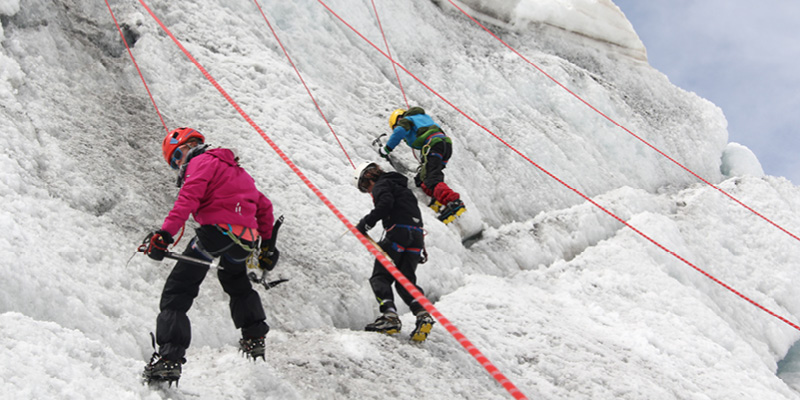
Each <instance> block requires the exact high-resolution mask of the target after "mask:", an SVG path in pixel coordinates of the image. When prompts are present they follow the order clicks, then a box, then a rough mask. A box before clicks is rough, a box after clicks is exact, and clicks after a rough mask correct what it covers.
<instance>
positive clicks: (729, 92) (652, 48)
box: [614, 0, 800, 184]
mask: <svg viewBox="0 0 800 400" xmlns="http://www.w3.org/2000/svg"><path fill="white" fill-rule="evenodd" d="M614 3H615V4H616V5H617V6H619V7H620V9H622V11H623V12H624V13H625V16H627V17H628V20H629V21H630V22H631V23H632V24H633V27H634V29H635V30H636V33H637V34H638V35H639V38H640V39H641V40H642V42H643V43H644V45H645V47H646V48H647V55H648V60H649V62H650V65H652V66H653V67H655V68H656V69H658V70H659V71H661V72H663V73H665V74H666V75H667V76H668V77H669V79H670V81H672V82H673V83H674V84H676V85H678V86H680V87H681V88H683V89H686V90H689V91H693V92H695V93H697V94H698V95H700V96H702V97H704V98H706V99H708V100H710V101H711V102H713V103H714V104H716V105H717V106H719V107H721V108H722V110H723V112H724V113H725V117H726V118H727V120H728V124H729V125H728V132H729V133H730V141H732V142H737V143H740V144H743V145H745V146H747V147H748V148H750V149H751V150H752V151H753V152H754V153H755V154H756V156H757V157H758V159H759V161H761V164H762V166H763V167H764V172H765V173H766V174H768V175H773V176H783V177H786V178H788V179H790V180H791V181H792V182H794V183H795V184H800V156H798V155H799V154H800V134H799V133H800V112H798V110H800V75H799V74H798V73H797V65H798V64H800V29H797V21H798V20H800V3H799V2H797V1H768V2H759V3H757V5H756V3H753V2H752V1H748V0H705V1H692V0H674V1H639V0H614Z"/></svg>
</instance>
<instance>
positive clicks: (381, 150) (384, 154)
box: [378, 146, 392, 160]
mask: <svg viewBox="0 0 800 400" xmlns="http://www.w3.org/2000/svg"><path fill="white" fill-rule="evenodd" d="M391 152H392V151H391V150H389V148H388V147H386V146H383V147H380V148H378V155H379V156H381V157H383V158H385V159H387V160H388V159H389V153H391Z"/></svg>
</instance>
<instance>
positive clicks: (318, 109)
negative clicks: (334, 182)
mask: <svg viewBox="0 0 800 400" xmlns="http://www.w3.org/2000/svg"><path fill="white" fill-rule="evenodd" d="M253 2H255V3H256V7H258V11H259V12H260V13H261V16H262V17H263V18H264V22H266V23H267V26H268V27H269V30H270V31H272V36H274V37H275V40H276V41H277V42H278V45H279V46H280V47H281V50H283V54H284V55H286V59H287V60H289V64H291V65H292V68H294V72H295V73H297V77H298V78H300V82H302V83H303V86H304V87H305V88H306V92H307V93H308V95H309V97H311V101H313V102H314V106H316V107H317V111H319V115H321V116H322V119H323V120H325V124H326V125H328V129H330V130H331V133H332V134H333V137H334V138H336V143H339V147H340V148H341V149H342V152H343V153H344V155H345V157H347V161H349V162H350V165H351V166H352V167H353V169H355V168H356V165H355V164H353V160H352V159H350V155H349V154H347V150H345V149H344V146H343V145H342V142H341V141H340V140H339V136H337V135H336V132H335V131H334V130H333V127H332V126H331V124H330V122H328V118H326V117H325V113H323V112H322V108H320V106H319V104H318V103H317V100H316V99H315V98H314V95H313V94H311V89H309V88H308V85H306V81H305V80H304V79H303V75H301V74H300V71H299V70H298V69H297V66H296V65H294V62H293V61H292V57H290V56H289V53H288V52H287V51H286V48H285V47H284V46H283V43H281V39H280V38H279V37H278V34H277V33H276V32H275V29H272V24H270V23H269V19H267V15H266V14H264V10H263V9H261V4H258V0H253Z"/></svg>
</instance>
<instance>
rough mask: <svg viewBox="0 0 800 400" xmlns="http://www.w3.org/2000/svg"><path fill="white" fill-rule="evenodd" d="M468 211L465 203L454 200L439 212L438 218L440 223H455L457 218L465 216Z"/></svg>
mask: <svg viewBox="0 0 800 400" xmlns="http://www.w3.org/2000/svg"><path fill="white" fill-rule="evenodd" d="M465 211H467V208H466V207H465V206H464V202H463V201H461V200H460V199H459V200H453V201H451V202H449V203H447V204H446V205H445V206H444V207H443V208H441V210H440V211H439V215H438V216H437V218H438V219H439V221H442V222H444V223H445V225H446V224H449V223H451V222H453V221H454V220H455V219H456V217H458V216H459V215H461V214H463V213H464V212H465Z"/></svg>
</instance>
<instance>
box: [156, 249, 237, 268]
mask: <svg viewBox="0 0 800 400" xmlns="http://www.w3.org/2000/svg"><path fill="white" fill-rule="evenodd" d="M164 257H165V258H171V259H173V260H178V261H183V262H188V263H192V264H195V265H203V266H206V267H209V268H216V269H223V267H221V266H220V265H219V258H215V259H214V260H213V261H206V260H201V259H199V258H194V257H189V256H185V255H183V254H178V253H173V252H171V251H168V252H166V253H165V254H164Z"/></svg>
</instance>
